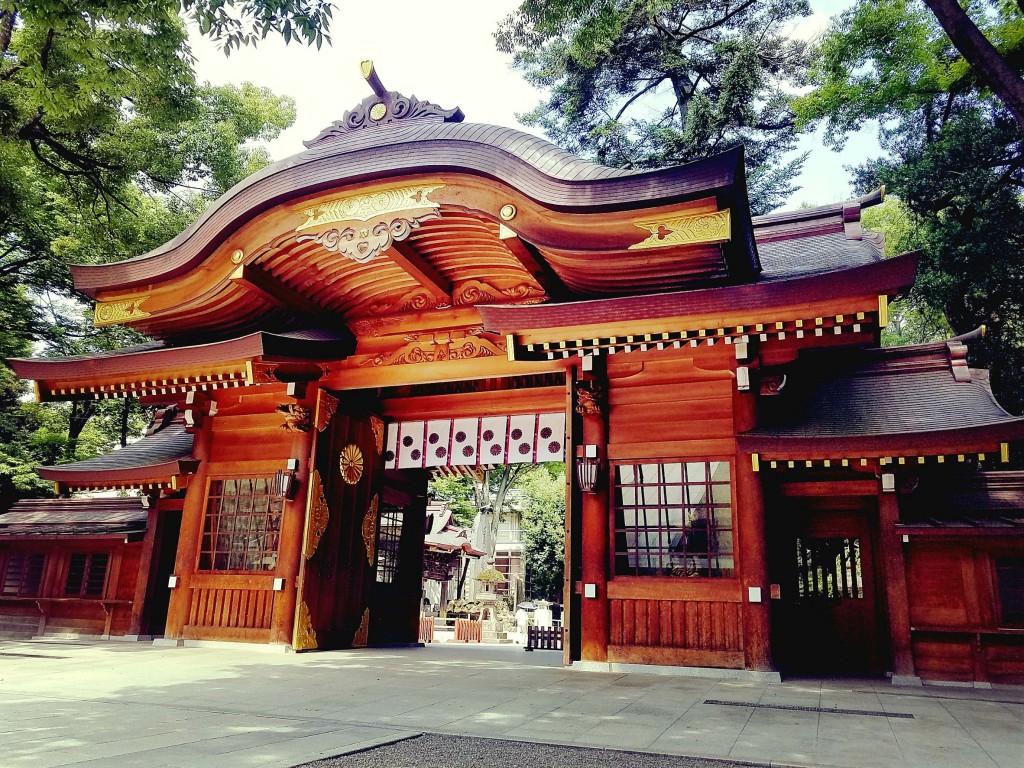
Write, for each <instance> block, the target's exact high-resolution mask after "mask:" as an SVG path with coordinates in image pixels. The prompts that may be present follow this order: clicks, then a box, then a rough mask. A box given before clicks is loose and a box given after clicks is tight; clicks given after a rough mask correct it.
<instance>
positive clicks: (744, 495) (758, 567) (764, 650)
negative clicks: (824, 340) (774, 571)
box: [733, 392, 774, 671]
mask: <svg viewBox="0 0 1024 768" xmlns="http://www.w3.org/2000/svg"><path fill="white" fill-rule="evenodd" d="M733 403H734V411H733V412H734V413H735V418H736V432H737V433H739V432H745V431H746V430H748V429H753V428H754V426H756V424H757V399H756V395H754V394H753V393H744V392H737V393H736V396H735V397H734V399H733ZM734 470H735V483H736V530H737V538H738V540H739V541H738V543H739V546H738V547H737V552H736V559H737V567H738V569H739V576H740V582H741V585H742V599H743V601H744V603H743V655H744V661H745V663H746V667H747V669H754V670H761V671H769V670H772V669H774V666H773V665H772V653H771V603H770V599H771V598H770V596H769V584H768V578H769V577H768V541H767V530H766V528H765V510H764V491H763V490H762V488H761V478H760V477H759V476H758V473H756V472H754V468H753V464H752V463H751V458H750V456H749V455H747V454H745V453H742V452H739V451H737V453H736V461H735V465H734ZM750 587H760V588H761V602H760V603H752V602H750V601H749V599H748V594H749V589H750Z"/></svg>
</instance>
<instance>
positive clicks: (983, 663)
mask: <svg viewBox="0 0 1024 768" xmlns="http://www.w3.org/2000/svg"><path fill="white" fill-rule="evenodd" d="M1000 554H1010V555H1013V556H1016V557H1020V556H1021V555H1022V554H1024V539H1022V538H1020V537H1017V538H1016V541H1015V540H1014V539H1013V538H1009V537H1008V538H1005V539H1002V540H995V539H993V538H989V537H963V538H959V537H957V538H955V539H954V538H952V537H943V538H942V539H938V538H935V539H932V538H923V537H922V538H918V537H912V538H911V543H910V545H909V546H908V548H907V592H908V597H909V601H910V626H911V648H912V652H913V657H914V668H915V670H916V672H917V674H918V675H920V676H921V678H923V679H925V680H947V681H959V682H981V683H988V682H991V683H1012V684H1021V683H1024V630H1022V629H1019V628H1011V627H1001V626H1000V621H999V610H998V596H997V594H996V587H995V576H994V570H993V564H992V559H993V558H994V557H995V556H997V555H1000Z"/></svg>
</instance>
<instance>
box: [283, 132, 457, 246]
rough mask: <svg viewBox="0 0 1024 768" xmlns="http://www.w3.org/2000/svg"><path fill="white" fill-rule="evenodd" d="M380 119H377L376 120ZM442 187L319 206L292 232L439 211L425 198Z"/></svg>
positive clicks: (403, 189)
mask: <svg viewBox="0 0 1024 768" xmlns="http://www.w3.org/2000/svg"><path fill="white" fill-rule="evenodd" d="M376 119H379V118H376ZM443 186H444V185H443V184H434V185H432V186H429V187H400V188H399V189H388V190H384V191H383V192H370V193H367V194H362V195H350V196H349V197H343V198H340V199H338V200H331V201H330V202H327V203H321V204H320V205H317V206H314V207H313V208H307V209H305V210H303V211H302V213H303V215H305V216H306V221H305V222H304V223H302V224H300V225H299V226H298V227H296V228H295V231H296V232H301V231H302V230H303V229H309V228H310V227H319V226H321V225H324V224H334V223H336V222H339V221H369V220H370V219H373V218H376V217H377V216H383V215H384V214H387V213H398V212H399V211H411V210H416V209H418V208H440V207H441V204H440V203H435V202H434V201H433V200H431V199H430V198H429V197H427V196H428V195H429V194H430V193H431V192H433V191H434V190H435V189H441V188H442V187H443Z"/></svg>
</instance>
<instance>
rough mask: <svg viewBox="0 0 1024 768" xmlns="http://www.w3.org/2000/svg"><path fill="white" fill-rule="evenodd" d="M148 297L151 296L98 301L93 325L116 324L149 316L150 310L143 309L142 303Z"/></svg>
mask: <svg viewBox="0 0 1024 768" xmlns="http://www.w3.org/2000/svg"><path fill="white" fill-rule="evenodd" d="M148 298H149V296H140V297H138V298H137V299H124V300H123V301H97V302H96V311H95V314H94V316H93V325H116V324H117V323H125V322H128V321H129V320H138V319H140V318H143V317H149V312H143V311H142V309H141V307H142V303H143V302H144V301H146V299H148Z"/></svg>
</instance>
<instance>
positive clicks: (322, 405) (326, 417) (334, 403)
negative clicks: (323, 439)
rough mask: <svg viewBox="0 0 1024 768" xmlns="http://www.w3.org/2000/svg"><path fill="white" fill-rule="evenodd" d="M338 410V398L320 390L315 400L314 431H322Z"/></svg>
mask: <svg viewBox="0 0 1024 768" xmlns="http://www.w3.org/2000/svg"><path fill="white" fill-rule="evenodd" d="M337 410H338V398H336V397H334V395H329V394H327V393H326V392H324V391H323V390H322V389H321V390H320V393H319V397H317V401H316V431H317V432H323V431H324V430H325V429H327V425H328V424H330V423H331V419H333V418H334V414H335V412H336V411H337Z"/></svg>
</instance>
